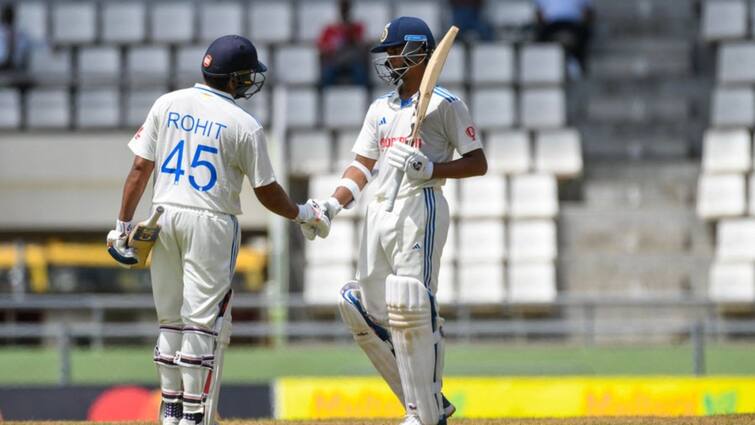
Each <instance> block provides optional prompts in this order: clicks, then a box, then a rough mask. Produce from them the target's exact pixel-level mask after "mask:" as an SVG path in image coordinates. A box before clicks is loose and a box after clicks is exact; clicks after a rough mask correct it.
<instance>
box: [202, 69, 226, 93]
mask: <svg viewBox="0 0 755 425" xmlns="http://www.w3.org/2000/svg"><path fill="white" fill-rule="evenodd" d="M202 76H203V77H204V82H205V84H207V85H208V86H210V87H212V88H214V89H216V90H223V91H225V90H226V89H227V88H228V82H229V81H230V77H228V76H222V77H219V76H212V75H207V74H205V73H204V72H203V73H202Z"/></svg>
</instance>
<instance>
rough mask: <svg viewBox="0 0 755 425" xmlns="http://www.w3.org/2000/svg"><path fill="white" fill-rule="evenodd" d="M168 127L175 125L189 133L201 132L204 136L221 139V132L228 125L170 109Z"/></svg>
mask: <svg viewBox="0 0 755 425" xmlns="http://www.w3.org/2000/svg"><path fill="white" fill-rule="evenodd" d="M166 126H167V127H168V128H171V127H175V128H176V129H177V130H183V131H185V132H187V133H192V134H201V135H202V136H204V137H209V138H213V139H215V140H220V134H221V133H222V131H223V130H224V129H226V128H228V126H227V125H225V124H223V123H220V122H215V121H210V120H203V119H202V118H200V117H194V116H193V115H191V114H184V115H182V114H180V113H178V112H174V111H168V120H167V123H166Z"/></svg>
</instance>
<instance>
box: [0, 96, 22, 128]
mask: <svg viewBox="0 0 755 425" xmlns="http://www.w3.org/2000/svg"><path fill="white" fill-rule="evenodd" d="M20 126H21V94H20V93H19V92H18V90H14V89H0V128H3V129H16V128H19V127H20Z"/></svg>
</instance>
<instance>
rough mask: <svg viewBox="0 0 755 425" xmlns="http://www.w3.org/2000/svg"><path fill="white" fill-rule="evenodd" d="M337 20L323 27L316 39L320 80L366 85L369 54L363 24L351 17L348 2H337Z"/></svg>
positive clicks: (328, 82)
mask: <svg viewBox="0 0 755 425" xmlns="http://www.w3.org/2000/svg"><path fill="white" fill-rule="evenodd" d="M339 9H340V11H341V20H340V21H339V22H336V23H333V24H330V25H328V26H327V27H325V29H324V30H323V32H322V34H320V38H319V39H318V41H317V47H318V48H319V49H320V65H321V74H320V79H321V84H322V85H323V86H324V87H325V86H330V85H334V84H351V85H364V86H366V85H368V84H369V80H368V77H367V75H368V74H367V72H368V71H367V70H368V62H369V55H368V53H367V46H366V44H365V43H364V25H363V24H362V23H361V22H356V21H352V20H351V2H350V1H348V0H341V1H340V2H339Z"/></svg>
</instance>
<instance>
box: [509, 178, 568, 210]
mask: <svg viewBox="0 0 755 425" xmlns="http://www.w3.org/2000/svg"><path fill="white" fill-rule="evenodd" d="M556 215H558V185H557V183H556V178H555V177H554V176H552V175H548V174H520V175H514V176H511V209H510V216H511V217H513V218H553V217H556Z"/></svg>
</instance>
